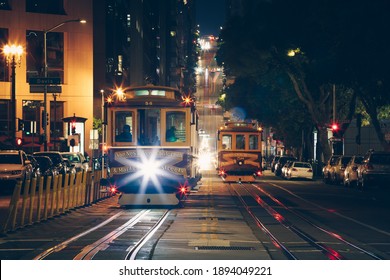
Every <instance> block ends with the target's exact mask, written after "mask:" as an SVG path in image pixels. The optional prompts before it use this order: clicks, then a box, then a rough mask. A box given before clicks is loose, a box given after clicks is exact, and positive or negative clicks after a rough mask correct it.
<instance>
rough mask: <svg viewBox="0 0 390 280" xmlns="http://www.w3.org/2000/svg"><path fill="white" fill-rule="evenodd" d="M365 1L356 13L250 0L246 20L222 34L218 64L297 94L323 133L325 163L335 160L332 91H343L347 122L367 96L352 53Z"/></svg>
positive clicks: (305, 0)
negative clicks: (331, 132)
mask: <svg viewBox="0 0 390 280" xmlns="http://www.w3.org/2000/svg"><path fill="white" fill-rule="evenodd" d="M377 1H378V3H379V2H380V3H382V4H383V3H384V0H377ZM347 2H348V1H347ZM360 2H365V4H366V5H363V6H358V5H355V3H354V4H353V9H351V8H352V5H351V4H350V3H349V2H348V3H345V1H336V0H319V1H309V0H297V1H282V0H274V1H246V2H245V3H246V6H245V8H244V12H243V14H242V16H239V17H235V18H231V19H230V20H229V21H228V22H227V24H226V26H225V28H224V30H223V31H222V32H221V47H220V50H219V52H218V61H219V63H221V64H222V65H223V66H224V67H225V69H226V74H227V75H232V76H235V77H249V78H251V79H253V80H254V81H256V83H257V84H259V85H260V84H261V85H262V86H263V87H266V88H269V89H272V91H273V92H278V91H279V92H285V93H286V94H288V93H290V98H293V96H292V93H294V95H295V96H296V97H297V98H298V99H299V100H300V102H301V103H302V104H304V106H305V109H306V111H307V113H308V116H309V117H310V119H311V121H312V123H313V124H314V125H315V127H316V130H317V131H318V141H319V143H318V144H319V148H321V150H322V153H323V157H324V159H325V160H327V159H328V158H329V157H330V155H331V151H330V146H329V142H328V137H327V135H328V129H329V127H330V123H331V117H332V102H331V101H332V95H331V93H332V89H333V86H334V85H336V88H337V89H338V94H337V96H338V97H337V98H338V101H342V102H338V104H337V105H338V108H337V113H338V116H339V117H341V116H342V118H345V119H347V120H348V119H351V118H352V117H353V115H354V112H355V103H356V97H357V96H361V98H362V97H363V96H364V94H361V93H360V92H359V90H358V89H361V87H362V85H364V84H365V83H364V82H362V80H364V79H362V77H363V76H364V74H363V73H364V69H363V68H362V67H360V68H357V69H353V67H352V66H353V64H351V61H353V59H352V57H351V54H349V53H348V51H351V50H352V49H353V44H357V40H358V38H361V37H359V36H357V34H358V31H356V32H352V34H354V35H356V38H352V39H354V40H351V38H350V37H351V30H354V26H353V24H354V23H355V21H352V20H351V18H353V17H354V15H351V14H353V13H354V12H355V9H360V10H359V12H360V13H359V17H356V21H357V20H358V19H359V20H361V18H362V13H363V14H364V8H365V7H366V6H367V5H369V3H371V2H372V1H367V3H366V1H360ZM374 2H375V3H376V1H374ZM380 7H381V8H383V5H382V6H380ZM379 10H380V8H377V9H376V10H375V11H377V12H380V11H379ZM383 11H386V10H385V9H383ZM382 13H384V12H382ZM363 18H364V17H363ZM353 19H354V20H355V18H353ZM367 20H368V19H367ZM384 34H386V33H384ZM366 44H367V45H369V41H367V42H366ZM355 55H356V53H355ZM372 55H373V54H372V53H370V54H369V55H368V54H367V56H372ZM356 60H357V59H356V57H355V61H354V62H355V63H356ZM367 60H368V59H367ZM375 61H377V60H375ZM359 63H361V61H359ZM361 71H362V72H361ZM373 73H378V72H377V71H373ZM374 80H375V79H374ZM357 85H359V86H357ZM365 88H367V87H365ZM351 89H353V90H351ZM377 92H378V91H377ZM384 92H385V91H383V92H382V93H379V92H378V95H379V96H383V93H384ZM366 93H367V91H366ZM364 97H366V96H364ZM382 100H383V98H382ZM362 102H363V99H362ZM292 104H293V103H292ZM363 104H364V102H363ZM342 106H343V107H342ZM373 107H374V108H377V107H375V105H373ZM341 108H342V109H341ZM366 108H367V107H366ZM369 114H370V113H369ZM372 114H375V112H372Z"/></svg>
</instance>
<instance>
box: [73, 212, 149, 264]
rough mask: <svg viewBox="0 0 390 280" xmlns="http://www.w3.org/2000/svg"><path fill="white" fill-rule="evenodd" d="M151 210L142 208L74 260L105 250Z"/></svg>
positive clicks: (89, 257) (90, 256)
mask: <svg viewBox="0 0 390 280" xmlns="http://www.w3.org/2000/svg"><path fill="white" fill-rule="evenodd" d="M149 212H150V210H142V211H141V212H139V213H137V215H135V216H134V217H132V218H131V219H130V220H129V221H127V222H126V223H124V224H123V225H121V226H120V227H118V228H116V229H115V230H113V231H111V232H110V233H108V234H106V235H105V236H104V237H102V238H100V239H99V240H97V241H96V242H94V243H92V244H90V245H88V246H85V247H84V248H83V249H82V250H81V252H80V253H79V254H77V255H76V256H75V257H74V258H73V260H92V259H93V257H94V256H95V255H96V254H97V253H98V252H99V251H101V250H104V249H106V248H108V247H109V244H110V243H111V242H112V241H113V240H115V239H116V238H118V237H119V236H120V235H122V234H123V233H124V232H126V231H127V230H128V229H130V228H131V227H133V226H134V225H135V224H137V223H138V222H139V221H140V220H141V218H142V217H144V216H145V215H147V214H148V213H149Z"/></svg>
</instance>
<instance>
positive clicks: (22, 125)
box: [18, 118, 24, 131]
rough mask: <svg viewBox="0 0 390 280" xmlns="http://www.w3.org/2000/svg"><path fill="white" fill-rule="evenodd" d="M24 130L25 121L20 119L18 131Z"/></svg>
mask: <svg viewBox="0 0 390 280" xmlns="http://www.w3.org/2000/svg"><path fill="white" fill-rule="evenodd" d="M21 130H24V120H22V119H19V118H18V131H21Z"/></svg>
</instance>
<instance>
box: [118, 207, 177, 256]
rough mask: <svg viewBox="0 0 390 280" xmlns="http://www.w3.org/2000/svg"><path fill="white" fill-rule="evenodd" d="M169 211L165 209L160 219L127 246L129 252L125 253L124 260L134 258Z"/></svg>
mask: <svg viewBox="0 0 390 280" xmlns="http://www.w3.org/2000/svg"><path fill="white" fill-rule="evenodd" d="M169 213H170V211H169V210H166V211H165V212H164V214H163V215H162V216H161V217H160V219H159V220H158V221H157V222H156V223H155V224H154V226H153V227H152V228H150V229H149V231H148V232H147V233H146V234H145V235H144V236H143V237H142V238H141V239H140V240H139V241H138V242H137V243H136V244H135V245H134V246H133V247H132V248H130V247H129V248H128V249H127V251H129V253H128V254H127V255H126V257H125V260H135V258H136V257H137V254H138V252H139V250H140V249H141V248H142V246H144V244H145V243H146V242H147V241H148V240H149V239H150V238H151V237H152V236H153V235H154V234H155V232H156V231H157V230H158V229H159V228H160V227H161V226H162V224H163V223H164V221H165V219H166V218H167V217H168V215H169Z"/></svg>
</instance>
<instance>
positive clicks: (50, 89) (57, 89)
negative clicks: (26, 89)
mask: <svg viewBox="0 0 390 280" xmlns="http://www.w3.org/2000/svg"><path fill="white" fill-rule="evenodd" d="M44 92H45V86H43V85H30V93H44ZM46 92H47V93H61V92H62V87H61V86H47V91H46Z"/></svg>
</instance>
